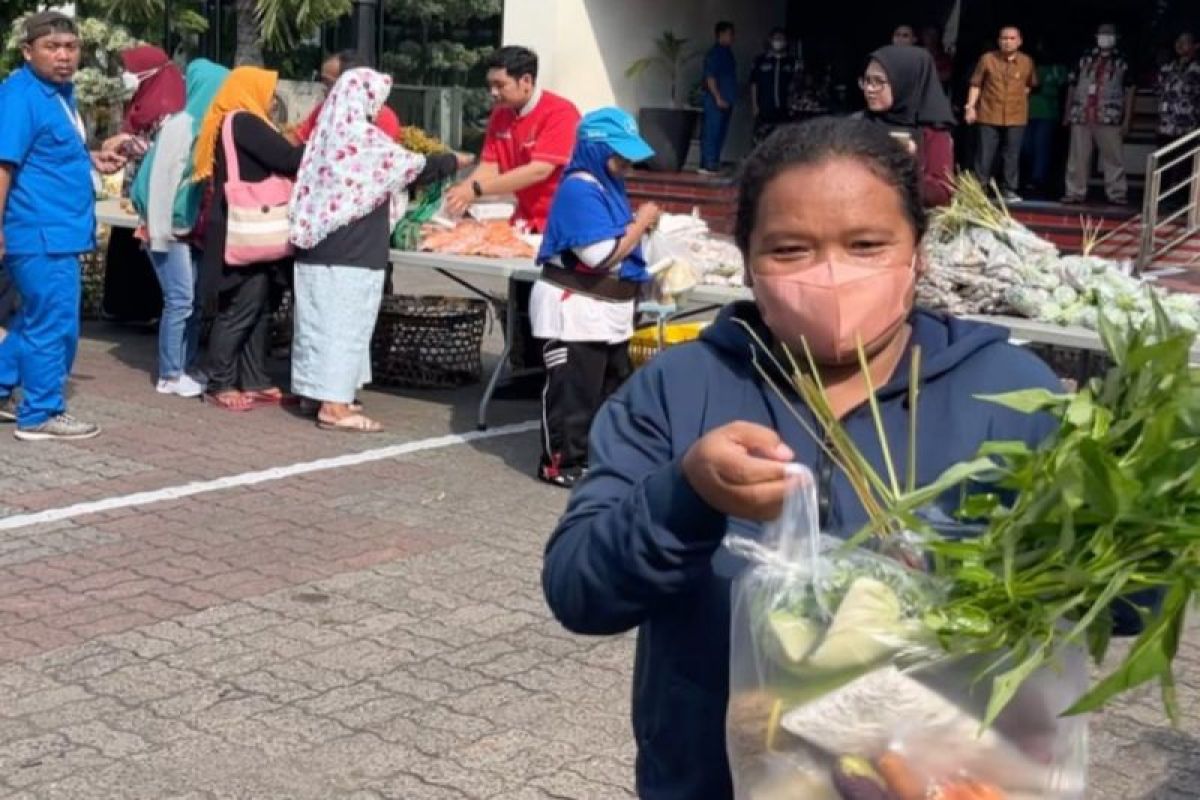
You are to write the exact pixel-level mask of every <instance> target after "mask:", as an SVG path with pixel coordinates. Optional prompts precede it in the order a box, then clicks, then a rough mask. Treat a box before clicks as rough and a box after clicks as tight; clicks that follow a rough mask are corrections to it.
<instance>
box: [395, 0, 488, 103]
mask: <svg viewBox="0 0 1200 800" xmlns="http://www.w3.org/2000/svg"><path fill="white" fill-rule="evenodd" d="M501 5H502V3H501V0H387V5H386V12H387V14H386V19H385V22H384V41H385V46H384V52H383V55H382V59H381V60H382V64H381V66H382V67H383V68H384V69H385V70H387V71H388V72H390V73H391V74H392V75H393V76H394V77H395V78H396V80H397V81H398V82H401V83H417V84H423V85H432V84H445V83H451V84H453V83H458V84H463V83H467V82H468V75H469V74H470V73H471V71H472V70H473V69H475V68H477V67H478V66H479V64H480V63H481V62H482V61H483V60H484V59H486V58H487V57H488V55H490V54H491V52H492V50H494V49H495V46H496V41H497V40H498V39H499V28H500V25H499V23H500V12H501Z"/></svg>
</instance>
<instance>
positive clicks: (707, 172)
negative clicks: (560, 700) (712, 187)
mask: <svg viewBox="0 0 1200 800" xmlns="http://www.w3.org/2000/svg"><path fill="white" fill-rule="evenodd" d="M696 174H697V175H704V176H705V177H708V178H713V177H716V176H717V175H720V174H721V171H720V170H717V169H709V168H708V167H700V168H699V169H697V170H696Z"/></svg>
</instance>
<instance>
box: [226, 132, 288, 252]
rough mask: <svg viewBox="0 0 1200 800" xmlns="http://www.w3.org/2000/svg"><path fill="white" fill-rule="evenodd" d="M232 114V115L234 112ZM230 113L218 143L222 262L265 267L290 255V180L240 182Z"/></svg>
mask: <svg viewBox="0 0 1200 800" xmlns="http://www.w3.org/2000/svg"><path fill="white" fill-rule="evenodd" d="M235 113H236V112H235ZM233 117H234V115H233V114H229V115H227V116H226V117H225V122H224V124H223V125H222V129H221V141H222V143H223V144H224V147H225V168H226V170H227V172H228V175H227V177H226V181H225V201H226V204H227V205H228V209H229V210H228V213H227V215H226V221H227V226H228V227H227V229H226V233H225V263H226V264H228V265H230V266H246V265H247V264H265V263H267V262H270V261H278V260H279V259H281V258H287V257H288V256H290V255H291V254H292V243H291V242H290V241H288V201H289V200H290V199H291V197H292V181H291V180H290V179H288V178H281V177H279V176H278V175H272V176H271V177H269V178H267V179H266V180H264V181H258V182H257V183H251V182H249V181H243V180H242V177H241V174H240V170H239V169H238V157H237V150H236V149H235V148H234V146H233Z"/></svg>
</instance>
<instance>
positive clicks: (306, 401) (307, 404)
mask: <svg viewBox="0 0 1200 800" xmlns="http://www.w3.org/2000/svg"><path fill="white" fill-rule="evenodd" d="M322 405H324V404H323V403H322V402H321V401H320V400H312V399H310V398H308V397H302V398H300V413H302V414H307V415H309V416H315V415H316V414H319V413H320V411H321V406H322ZM346 408H348V409H350V412H351V413H353V414H361V413H362V410H363V404H362V403H360V402H358V401H357V400H351V401H350V402H349V403H347V404H346Z"/></svg>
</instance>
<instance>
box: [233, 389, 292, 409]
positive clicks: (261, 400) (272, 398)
mask: <svg viewBox="0 0 1200 800" xmlns="http://www.w3.org/2000/svg"><path fill="white" fill-rule="evenodd" d="M243 394H245V396H246V397H248V398H250V403H251V404H252V405H253V406H254V407H255V408H258V407H259V406H290V405H295V404H296V403H299V402H300V398H299V397H297V396H296V395H294V394H284V393H283V390H282V389H274V388H272V389H257V390H253V391H249V392H244V393H243Z"/></svg>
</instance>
